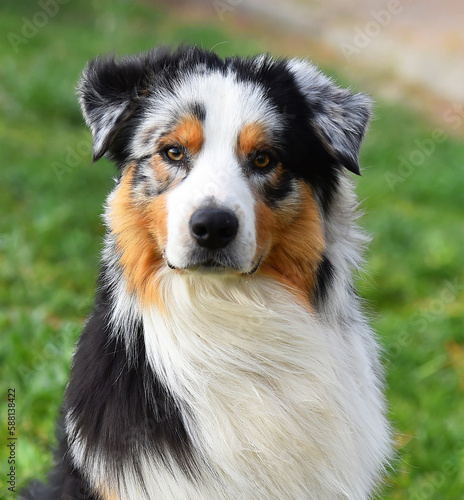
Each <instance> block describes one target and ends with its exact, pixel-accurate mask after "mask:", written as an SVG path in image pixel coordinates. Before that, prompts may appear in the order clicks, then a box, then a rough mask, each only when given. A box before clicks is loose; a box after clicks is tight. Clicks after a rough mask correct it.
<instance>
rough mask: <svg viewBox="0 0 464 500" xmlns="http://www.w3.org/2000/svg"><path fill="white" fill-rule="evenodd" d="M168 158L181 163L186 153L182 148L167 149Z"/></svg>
mask: <svg viewBox="0 0 464 500" xmlns="http://www.w3.org/2000/svg"><path fill="white" fill-rule="evenodd" d="M166 156H167V157H168V158H169V159H170V160H172V161H180V160H182V158H183V157H184V152H183V151H182V149H181V148H178V147H175V146H173V147H171V148H168V149H166Z"/></svg>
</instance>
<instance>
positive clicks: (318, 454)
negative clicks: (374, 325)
mask: <svg viewBox="0 0 464 500" xmlns="http://www.w3.org/2000/svg"><path fill="white" fill-rule="evenodd" d="M78 92H79V99H80V105H81V108H82V112H83V116H84V118H85V121H86V123H87V125H88V126H89V128H90V129H91V132H92V136H93V160H94V162H95V161H97V160H98V159H100V158H101V157H102V156H104V155H105V156H106V157H107V158H109V159H110V160H112V161H113V162H114V163H115V164H116V166H117V169H118V178H117V179H116V181H115V186H114V189H113V190H112V192H111V193H110V194H109V196H108V198H107V202H106V205H105V209H104V222H105V226H106V236H105V240H104V248H103V252H102V259H101V261H102V265H101V272H100V275H99V278H98V289H97V293H96V299H95V305H94V309H93V312H92V314H91V315H90V317H89V319H88V321H87V323H86V325H85V327H84V330H83V333H82V335H81V337H80V340H79V342H78V344H77V348H76V351H75V354H74V358H73V362H72V367H71V375H70V381H69V384H68V386H67V389H66V394H65V398H64V403H63V409H62V411H63V415H64V417H63V418H64V437H63V439H62V444H61V453H62V458H61V459H60V463H59V466H58V468H57V469H56V470H55V472H54V473H53V476H52V479H51V483H50V485H49V486H47V487H36V489H35V493H29V494H28V495H30V496H26V497H25V498H50V499H57V498H60V499H87V500H153V499H160V500H161V499H162V500H170V499H171V500H200V499H201V500H218V499H219V500H221V499H224V500H238V499H240V500H256V499H278V500H287V499H288V500H290V499H293V500H294V499H319V500H330V499H351V500H362V499H367V498H371V497H372V495H374V494H375V492H376V491H377V490H378V487H379V485H381V483H382V478H383V477H384V475H385V473H386V468H387V467H388V464H389V460H390V457H391V448H392V446H391V442H392V439H391V431H390V426H389V423H388V419H387V418H386V413H387V410H386V403H385V399H384V396H383V384H384V382H383V374H382V366H381V362H380V359H379V348H378V345H377V342H376V339H375V336H374V334H373V332H372V331H371V329H370V327H369V326H368V322H367V320H366V318H365V316H364V315H363V313H362V304H361V301H360V299H359V297H358V296H357V295H356V292H355V290H354V287H353V277H352V275H353V273H354V272H356V270H357V269H359V267H360V265H361V264H362V251H363V248H364V247H365V245H366V243H367V241H368V237H367V236H366V235H365V234H364V232H363V231H361V230H360V229H359V228H358V226H357V223H356V219H357V216H358V213H357V201H356V197H355V195H354V191H353V182H352V178H351V177H352V176H351V174H349V173H348V171H350V172H351V173H353V174H360V170H359V163H358V152H359V148H360V145H361V141H362V139H363V136H364V133H365V130H366V127H367V125H368V121H369V117H370V109H371V101H370V98H369V97H367V96H366V95H364V94H360V93H358V94H353V93H351V92H350V91H348V90H345V89H341V88H338V87H337V86H336V85H335V84H334V83H333V81H332V80H331V79H329V78H328V77H326V76H324V75H323V74H322V73H321V72H320V71H319V70H318V69H317V68H316V67H315V66H314V65H312V64H311V63H310V62H308V61H306V60H301V59H296V58H295V59H274V58H272V57H270V56H268V55H259V56H255V57H251V58H240V57H231V58H226V59H222V58H220V57H219V56H217V55H216V54H215V53H213V52H210V51H206V50H202V49H199V48H196V47H186V46H182V47H179V48H176V49H170V48H167V47H161V48H158V49H154V50H152V51H149V52H147V53H144V54H141V55H138V56H133V57H125V58H121V59H115V58H97V59H96V60H94V61H92V62H90V63H89V64H88V65H87V67H86V68H85V70H84V72H83V75H82V77H81V80H80V82H79V85H78Z"/></svg>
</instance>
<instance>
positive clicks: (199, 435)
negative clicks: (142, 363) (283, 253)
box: [128, 274, 383, 500]
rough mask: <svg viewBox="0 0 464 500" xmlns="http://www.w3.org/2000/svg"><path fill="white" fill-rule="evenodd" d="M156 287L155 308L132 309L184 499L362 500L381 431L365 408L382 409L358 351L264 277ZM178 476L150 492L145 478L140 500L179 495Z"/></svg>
mask: <svg viewBox="0 0 464 500" xmlns="http://www.w3.org/2000/svg"><path fill="white" fill-rule="evenodd" d="M160 286H161V290H162V294H163V296H164V297H165V299H166V300H165V304H166V308H165V310H163V311H160V310H159V309H157V308H152V309H147V310H145V311H144V313H143V324H144V340H145V345H146V348H147V355H148V359H149V362H150V365H151V366H152V368H153V370H154V371H155V372H156V373H158V374H159V376H160V377H161V380H162V381H163V383H164V384H166V386H168V387H169V388H170V389H171V390H172V392H173V394H174V397H175V398H176V400H177V401H178V404H179V406H180V408H181V410H182V414H183V415H184V418H185V423H186V427H187V429H188V432H189V433H190V437H191V442H192V444H193V448H194V453H193V455H192V459H193V460H194V461H195V464H192V467H194V468H198V473H199V474H200V477H201V478H202V480H201V481H200V482H199V483H195V482H192V483H191V484H189V485H188V487H187V486H186V487H185V491H189V493H188V495H187V496H185V498H192V499H196V498H198V499H200V498H203V499H218V498H221V499H222V498H223V499H232V498H241V499H250V500H251V499H256V498H279V499H297V498H301V499H303V498H320V499H328V498H334V499H335V498H353V499H354V498H363V497H365V495H366V493H367V491H369V489H370V487H371V484H370V483H371V481H372V480H373V479H374V478H375V476H376V474H377V472H376V471H377V468H378V463H379V459H380V455H378V456H376V453H375V452H373V449H374V448H375V447H374V446H373V445H374V442H375V440H378V439H379V437H380V436H381V435H382V434H383V420H382V418H381V417H380V418H379V415H378V414H377V413H376V411H375V410H374V411H369V408H378V407H379V406H381V404H382V403H381V394H380V392H378V388H376V387H375V386H374V387H373V386H372V380H369V378H370V377H371V376H372V375H371V374H370V373H369V371H368V370H366V368H365V367H366V364H369V360H368V359H367V355H368V352H367V351H368V348H367V349H366V347H364V348H361V349H359V347H360V345H359V343H358V342H357V341H356V340H353V341H351V342H350V341H346V340H345V339H343V335H342V332H340V331H333V330H330V329H329V328H327V327H324V326H323V325H322V324H321V323H320V322H318V321H317V320H315V319H314V315H312V314H311V312H310V311H309V310H308V308H307V307H304V306H303V305H300V304H298V303H297V301H295V299H294V297H293V296H292V294H291V293H290V292H289V291H288V290H287V289H285V287H283V286H281V285H279V284H277V283H275V282H274V281H272V280H270V279H267V278H259V277H256V278H255V277H248V278H242V279H239V280H237V279H236V278H230V279H221V278H214V277H211V278H207V277H200V276H197V277H183V276H180V275H172V274H170V275H168V276H164V277H163V278H162V279H161V282H160ZM361 347H363V346H361ZM147 459H148V462H149V458H148V457H147ZM178 474H179V473H177V474H175V475H174V476H172V477H170V480H166V478H164V480H163V481H162V482H160V483H158V484H153V482H152V480H150V477H147V478H146V479H147V481H146V482H147V484H148V485H150V487H151V488H154V490H153V492H152V493H151V496H149V498H158V497H160V498H161V496H159V495H161V494H162V498H173V499H174V498H179V497H178V496H176V495H178V493H176V488H178V484H179V482H178V479H179V475H178ZM176 476H177V477H176ZM168 484H169V485H170V486H169V488H170V489H168V487H167V485H168ZM158 489H159V490H158ZM157 495H158V496H157ZM128 498H129V497H128ZM130 498H131V497H130ZM182 498H184V497H182Z"/></svg>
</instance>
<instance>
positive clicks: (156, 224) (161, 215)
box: [147, 194, 168, 253]
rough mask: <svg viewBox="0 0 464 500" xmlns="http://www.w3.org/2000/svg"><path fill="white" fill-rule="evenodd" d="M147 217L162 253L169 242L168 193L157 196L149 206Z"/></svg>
mask: <svg viewBox="0 0 464 500" xmlns="http://www.w3.org/2000/svg"><path fill="white" fill-rule="evenodd" d="M147 217H148V219H149V223H150V232H151V234H152V235H153V236H154V237H155V239H156V243H157V246H158V248H159V249H160V251H161V253H162V252H164V250H165V249H166V245H167V242H168V222H167V220H168V210H167V199H166V194H163V195H161V196H157V197H155V198H154V199H153V200H152V201H151V202H150V203H149V205H148V207H147Z"/></svg>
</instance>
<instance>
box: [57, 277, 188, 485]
mask: <svg viewBox="0 0 464 500" xmlns="http://www.w3.org/2000/svg"><path fill="white" fill-rule="evenodd" d="M103 279H104V278H103ZM111 307H112V305H111V299H110V296H109V293H108V291H107V290H106V289H105V288H104V287H102V288H100V291H99V293H98V295H97V300H96V306H95V310H94V312H93V314H92V316H91V317H90V319H89V321H88V323H87V325H86V327H85V329H84V331H83V333H82V335H81V338H80V340H79V343H78V346H77V350H76V353H75V356H74V359H73V366H72V369H71V379H70V382H69V384H68V388H67V391H66V396H65V403H64V411H65V413H66V414H69V415H71V417H72V420H73V422H75V424H76V428H77V429H78V430H79V437H80V438H83V439H84V440H85V442H86V443H87V453H86V454H90V455H92V454H93V453H102V454H103V456H104V457H105V462H106V463H107V464H108V470H109V471H115V472H116V473H117V471H118V468H119V467H120V466H121V464H122V463H129V464H131V465H132V464H133V465H134V467H136V468H137V467H138V466H140V456H139V452H140V450H143V451H144V452H146V453H148V454H150V455H151V456H153V457H154V458H158V459H159V460H160V461H161V462H164V463H165V464H166V465H168V462H169V460H168V457H169V458H174V460H175V461H176V462H177V464H178V465H179V467H180V468H181V469H182V470H183V471H184V472H185V473H186V475H187V476H193V475H194V469H195V465H194V464H195V460H194V458H193V448H192V444H191V442H190V439H189V436H188V434H187V432H186V429H185V427H184V423H183V420H182V415H181V411H180V409H179V407H178V406H177V404H176V403H175V401H174V399H173V397H172V395H171V394H170V392H169V391H168V390H167V389H166V388H165V387H164V386H163V385H162V384H161V383H160V381H159V380H158V379H157V378H156V376H155V374H154V373H153V370H152V369H151V367H150V366H149V364H148V361H147V358H146V353H145V344H144V341H143V331H142V325H139V326H138V328H137V329H136V330H135V331H132V332H131V335H132V336H134V339H133V341H134V352H136V353H137V357H136V359H135V360H129V358H128V354H127V351H126V347H125V346H124V344H123V343H122V342H121V341H119V340H117V339H116V338H113V336H112V335H111V330H110V328H109V326H108V316H109V311H110V308H111ZM74 438H75V436H68V440H69V446H70V447H71V448H72V446H73V439H74Z"/></svg>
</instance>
